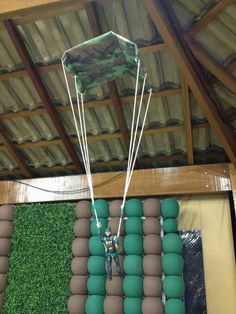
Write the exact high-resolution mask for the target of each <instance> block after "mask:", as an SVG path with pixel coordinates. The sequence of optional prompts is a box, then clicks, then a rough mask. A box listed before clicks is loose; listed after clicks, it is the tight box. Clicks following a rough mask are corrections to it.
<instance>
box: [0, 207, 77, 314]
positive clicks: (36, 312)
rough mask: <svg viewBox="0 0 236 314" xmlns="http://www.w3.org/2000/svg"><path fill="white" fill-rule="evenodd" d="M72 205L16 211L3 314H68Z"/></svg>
mask: <svg viewBox="0 0 236 314" xmlns="http://www.w3.org/2000/svg"><path fill="white" fill-rule="evenodd" d="M75 220H76V217H75V213H74V204H65V203H61V204H32V205H20V206H17V208H16V215H15V219H14V232H13V238H12V252H11V255H10V268H9V272H8V285H7V289H6V290H5V294H4V310H3V314H49V313H50V314H63V313H65V314H66V313H67V300H68V298H69V295H70V279H71V270H70V264H71V259H72V253H71V243H72V240H73V224H74V222H75Z"/></svg>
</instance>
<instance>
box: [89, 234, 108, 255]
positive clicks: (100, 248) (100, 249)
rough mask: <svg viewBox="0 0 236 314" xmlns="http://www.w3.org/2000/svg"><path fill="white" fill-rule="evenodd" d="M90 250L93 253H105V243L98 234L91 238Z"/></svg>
mask: <svg viewBox="0 0 236 314" xmlns="http://www.w3.org/2000/svg"><path fill="white" fill-rule="evenodd" d="M89 251H90V254H91V255H97V256H104V255H105V249H104V245H103V244H102V241H101V240H100V238H99V237H98V236H93V237H91V238H90V239H89Z"/></svg>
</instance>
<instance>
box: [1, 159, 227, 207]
mask: <svg viewBox="0 0 236 314" xmlns="http://www.w3.org/2000/svg"><path fill="white" fill-rule="evenodd" d="M124 180H125V172H109V173H96V174H93V184H94V187H95V188H94V192H95V198H119V197H122V196H123V189H124ZM21 182H22V183H23V184H20V183H18V182H16V181H2V182H0V204H15V203H32V202H48V201H68V200H79V199H88V198H89V197H90V195H89V192H88V191H87V190H85V191H83V192H82V193H74V194H72V193H51V192H47V191H43V190H38V189H35V188H32V187H30V186H28V185H27V184H30V185H33V186H36V187H38V188H42V189H46V190H47V189H48V190H54V191H71V190H78V189H85V188H86V187H87V178H86V176H85V175H74V176H64V177H52V178H39V179H27V180H21ZM229 190H231V184H230V177H229V166H228V164H226V163H224V164H213V165H196V166H185V167H173V168H158V169H146V170H136V171H134V174H133V178H132V180H131V184H130V189H129V193H128V197H132V196H135V197H144V196H150V195H151V196H156V195H178V194H195V193H215V192H222V191H229Z"/></svg>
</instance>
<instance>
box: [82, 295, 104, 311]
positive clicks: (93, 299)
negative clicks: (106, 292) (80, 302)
mask: <svg viewBox="0 0 236 314" xmlns="http://www.w3.org/2000/svg"><path fill="white" fill-rule="evenodd" d="M103 303H104V297H103V296H100V295H90V296H89V297H88V298H87V300H86V304H85V312H86V314H103Z"/></svg>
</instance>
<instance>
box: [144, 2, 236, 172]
mask: <svg viewBox="0 0 236 314" xmlns="http://www.w3.org/2000/svg"><path fill="white" fill-rule="evenodd" d="M145 4H146V8H147V10H148V12H149V15H150V17H151V18H152V20H153V22H154V24H155V25H156V27H157V28H158V30H159V31H160V33H161V35H162V38H163V39H164V41H165V43H166V45H167V46H168V48H169V49H170V51H171V52H172V55H173V56H174V58H175V60H176V62H177V64H178V65H179V68H180V70H181V71H182V73H183V75H184V76H185V79H186V80H187V81H188V84H189V86H190V88H191V90H192V91H193V93H194V95H195V97H196V99H197V100H198V103H199V105H201V107H202V109H203V111H204V112H205V115H206V117H207V119H208V121H209V123H210V125H211V126H212V129H213V130H214V132H215V133H216V135H217V136H218V137H219V139H220V141H221V143H222V145H223V147H224V149H225V152H226V153H227V155H228V157H229V158H230V160H231V161H232V163H233V164H234V165H235V166H236V141H235V136H234V134H233V131H232V130H231V129H230V128H229V126H228V125H226V123H225V122H224V121H223V120H222V119H221V117H220V115H219V113H218V111H217V108H216V106H215V104H214V102H213V101H212V99H211V98H210V96H209V94H208V92H207V90H206V88H205V86H204V83H203V82H202V79H203V78H204V76H203V75H202V76H201V77H200V75H201V73H200V69H199V67H197V64H196V63H195V61H194V59H193V58H190V53H189V51H188V50H187V47H186V46H185V45H184V42H183V38H181V31H180V29H179V28H178V25H176V23H173V15H174V13H173V12H170V6H168V9H167V8H166V5H165V6H164V5H163V1H160V0H156V1H154V0H145ZM165 4H166V1H165ZM170 13H172V14H171V15H170Z"/></svg>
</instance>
